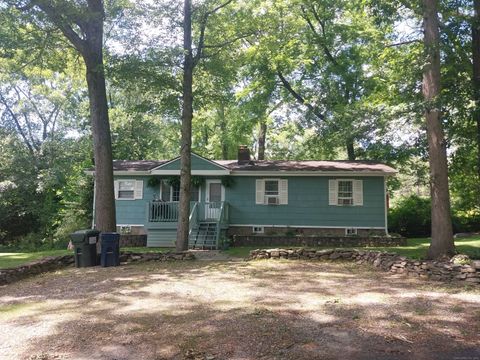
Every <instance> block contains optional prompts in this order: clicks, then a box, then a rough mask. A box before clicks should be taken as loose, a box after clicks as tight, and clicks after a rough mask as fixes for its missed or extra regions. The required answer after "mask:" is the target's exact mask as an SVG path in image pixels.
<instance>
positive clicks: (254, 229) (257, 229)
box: [252, 226, 265, 234]
mask: <svg viewBox="0 0 480 360" xmlns="http://www.w3.org/2000/svg"><path fill="white" fill-rule="evenodd" d="M264 232H265V228H264V227H263V226H254V227H252V233H254V234H263V233H264Z"/></svg>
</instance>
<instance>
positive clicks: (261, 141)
mask: <svg viewBox="0 0 480 360" xmlns="http://www.w3.org/2000/svg"><path fill="white" fill-rule="evenodd" d="M266 139H267V120H266V119H263V120H262V121H261V122H260V131H259V132H258V160H265V142H266Z"/></svg>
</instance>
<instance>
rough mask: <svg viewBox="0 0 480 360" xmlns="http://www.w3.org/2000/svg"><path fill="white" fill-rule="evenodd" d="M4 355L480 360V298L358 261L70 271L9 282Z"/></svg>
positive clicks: (1, 310) (1, 321)
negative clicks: (372, 267)
mask: <svg viewBox="0 0 480 360" xmlns="http://www.w3.org/2000/svg"><path fill="white" fill-rule="evenodd" d="M0 359H9V360H10V359H36V360H39V359H42V360H48V359H112V360H113V359H117V360H120V359H156V360H159V359H210V360H213V359H239V360H240V359H242V360H243V359H458V360H460V359H468V360H474V359H480V291H479V290H478V288H477V289H474V288H466V287H459V286H454V285H451V286H450V285H441V284H439V283H433V282H425V281H421V280H415V279H410V278H404V277H401V276H398V275H391V274H387V273H381V272H377V271H375V270H372V269H370V268H369V267H366V266H360V267H358V266H356V265H354V264H351V263H328V262H303V261H288V260H280V261H272V260H270V261H253V262H244V261H228V262H225V261H223V262H220V261H218V262H212V261H191V262H172V263H144V264H136V265H128V266H121V267H119V268H92V269H66V270H63V271H59V272H56V273H50V274H45V275H42V276H38V277H35V278H31V279H27V280H24V281H21V282H18V283H15V284H11V285H8V286H3V287H0Z"/></svg>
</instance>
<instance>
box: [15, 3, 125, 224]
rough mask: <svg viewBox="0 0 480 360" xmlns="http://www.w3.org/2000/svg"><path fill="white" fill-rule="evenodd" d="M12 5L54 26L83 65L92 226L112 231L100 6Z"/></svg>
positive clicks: (42, 22)
mask: <svg viewBox="0 0 480 360" xmlns="http://www.w3.org/2000/svg"><path fill="white" fill-rule="evenodd" d="M16 5H17V8H18V9H19V10H21V11H23V12H25V13H27V14H28V15H30V16H31V19H32V21H35V22H36V24H37V25H38V26H39V27H43V28H49V27H50V26H51V25H54V26H55V27H56V28H57V29H58V30H59V31H60V32H61V33H62V34H63V35H64V36H65V38H66V39H67V40H68V41H69V42H70V44H71V45H72V46H73V47H74V48H75V49H76V50H77V51H78V53H79V54H80V55H81V56H82V58H83V60H84V62H85V67H86V80H87V85H88V95H89V101H90V118H91V124H92V134H93V146H94V155H95V179H96V180H95V181H96V187H97V191H96V192H95V193H96V199H95V207H96V209H95V210H96V211H95V217H96V219H95V224H96V226H97V227H98V229H100V230H102V231H115V230H116V221H115V199H114V194H113V165H112V149H111V137H110V125H109V120H108V105H107V94H106V88H105V74H104V66H103V23H104V17H105V11H104V7H103V2H102V1H101V0H88V1H87V2H86V3H85V4H83V3H80V4H77V3H72V2H68V1H57V2H54V3H52V2H50V1H44V0H25V1H22V2H21V3H20V4H16Z"/></svg>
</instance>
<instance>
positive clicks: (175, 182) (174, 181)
mask: <svg viewBox="0 0 480 360" xmlns="http://www.w3.org/2000/svg"><path fill="white" fill-rule="evenodd" d="M167 184H168V185H170V186H172V187H180V177H179V176H172V177H169V178H167Z"/></svg>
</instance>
